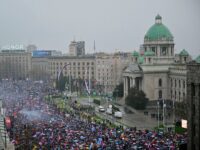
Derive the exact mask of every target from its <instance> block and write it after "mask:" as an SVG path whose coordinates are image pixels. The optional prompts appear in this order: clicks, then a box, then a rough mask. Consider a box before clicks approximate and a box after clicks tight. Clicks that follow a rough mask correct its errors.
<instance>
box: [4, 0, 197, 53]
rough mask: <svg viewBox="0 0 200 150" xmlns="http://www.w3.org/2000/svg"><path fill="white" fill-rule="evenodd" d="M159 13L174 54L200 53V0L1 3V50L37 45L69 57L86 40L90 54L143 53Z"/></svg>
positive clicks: (13, 0)
mask: <svg viewBox="0 0 200 150" xmlns="http://www.w3.org/2000/svg"><path fill="white" fill-rule="evenodd" d="M158 13H159V14H160V15H161V16H162V18H163V24H165V25H166V26H167V27H168V28H169V29H170V31H171V32H172V34H173V36H174V41H175V44H176V45H175V49H176V52H179V51H180V50H182V49H183V48H185V49H186V50H188V52H189V53H190V54H192V55H193V56H195V54H197V53H198V54H200V0H0V46H4V45H9V44H18V43H20V44H25V45H28V44H35V45H36V46H37V47H38V49H57V50H61V51H63V52H67V50H68V45H69V43H70V41H72V40H73V39H75V40H84V41H85V42H86V51H87V52H92V51H93V50H92V49H93V43H94V40H95V42H96V51H107V52H109V51H110V52H114V51H115V50H116V49H117V50H122V51H133V50H134V49H136V50H138V49H139V46H140V45H141V44H142V43H143V38H144V35H145V33H146V32H147V30H148V29H149V27H151V26H152V25H153V24H154V21H155V16H156V15H157V14H158Z"/></svg>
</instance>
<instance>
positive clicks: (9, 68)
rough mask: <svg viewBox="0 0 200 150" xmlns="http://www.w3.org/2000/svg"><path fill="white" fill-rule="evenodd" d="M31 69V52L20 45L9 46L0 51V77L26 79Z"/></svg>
mask: <svg viewBox="0 0 200 150" xmlns="http://www.w3.org/2000/svg"><path fill="white" fill-rule="evenodd" d="M30 70H31V53H29V52H27V51H26V50H25V49H24V48H23V47H21V46H9V47H6V48H5V47H4V48H2V49H1V52H0V78H8V79H10V78H12V79H26V78H28V77H29V75H30Z"/></svg>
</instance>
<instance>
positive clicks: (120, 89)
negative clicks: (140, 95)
mask: <svg viewBox="0 0 200 150" xmlns="http://www.w3.org/2000/svg"><path fill="white" fill-rule="evenodd" d="M123 96H124V85H123V83H120V84H119V85H117V86H116V87H115V89H114V91H113V97H123Z"/></svg>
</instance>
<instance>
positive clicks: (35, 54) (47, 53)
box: [32, 50, 51, 57]
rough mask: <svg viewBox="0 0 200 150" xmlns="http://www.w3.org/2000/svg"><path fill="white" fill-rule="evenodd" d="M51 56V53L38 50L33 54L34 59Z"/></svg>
mask: <svg viewBox="0 0 200 150" xmlns="http://www.w3.org/2000/svg"><path fill="white" fill-rule="evenodd" d="M49 56H51V51H45V50H36V51H33V52H32V57H49Z"/></svg>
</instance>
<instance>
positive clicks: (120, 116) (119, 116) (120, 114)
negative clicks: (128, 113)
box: [114, 111, 122, 118]
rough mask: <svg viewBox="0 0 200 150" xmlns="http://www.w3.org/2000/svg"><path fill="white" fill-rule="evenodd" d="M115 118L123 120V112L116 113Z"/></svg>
mask: <svg viewBox="0 0 200 150" xmlns="http://www.w3.org/2000/svg"><path fill="white" fill-rule="evenodd" d="M114 116H115V117H116V118H122V112H121V111H116V112H115V114H114Z"/></svg>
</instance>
